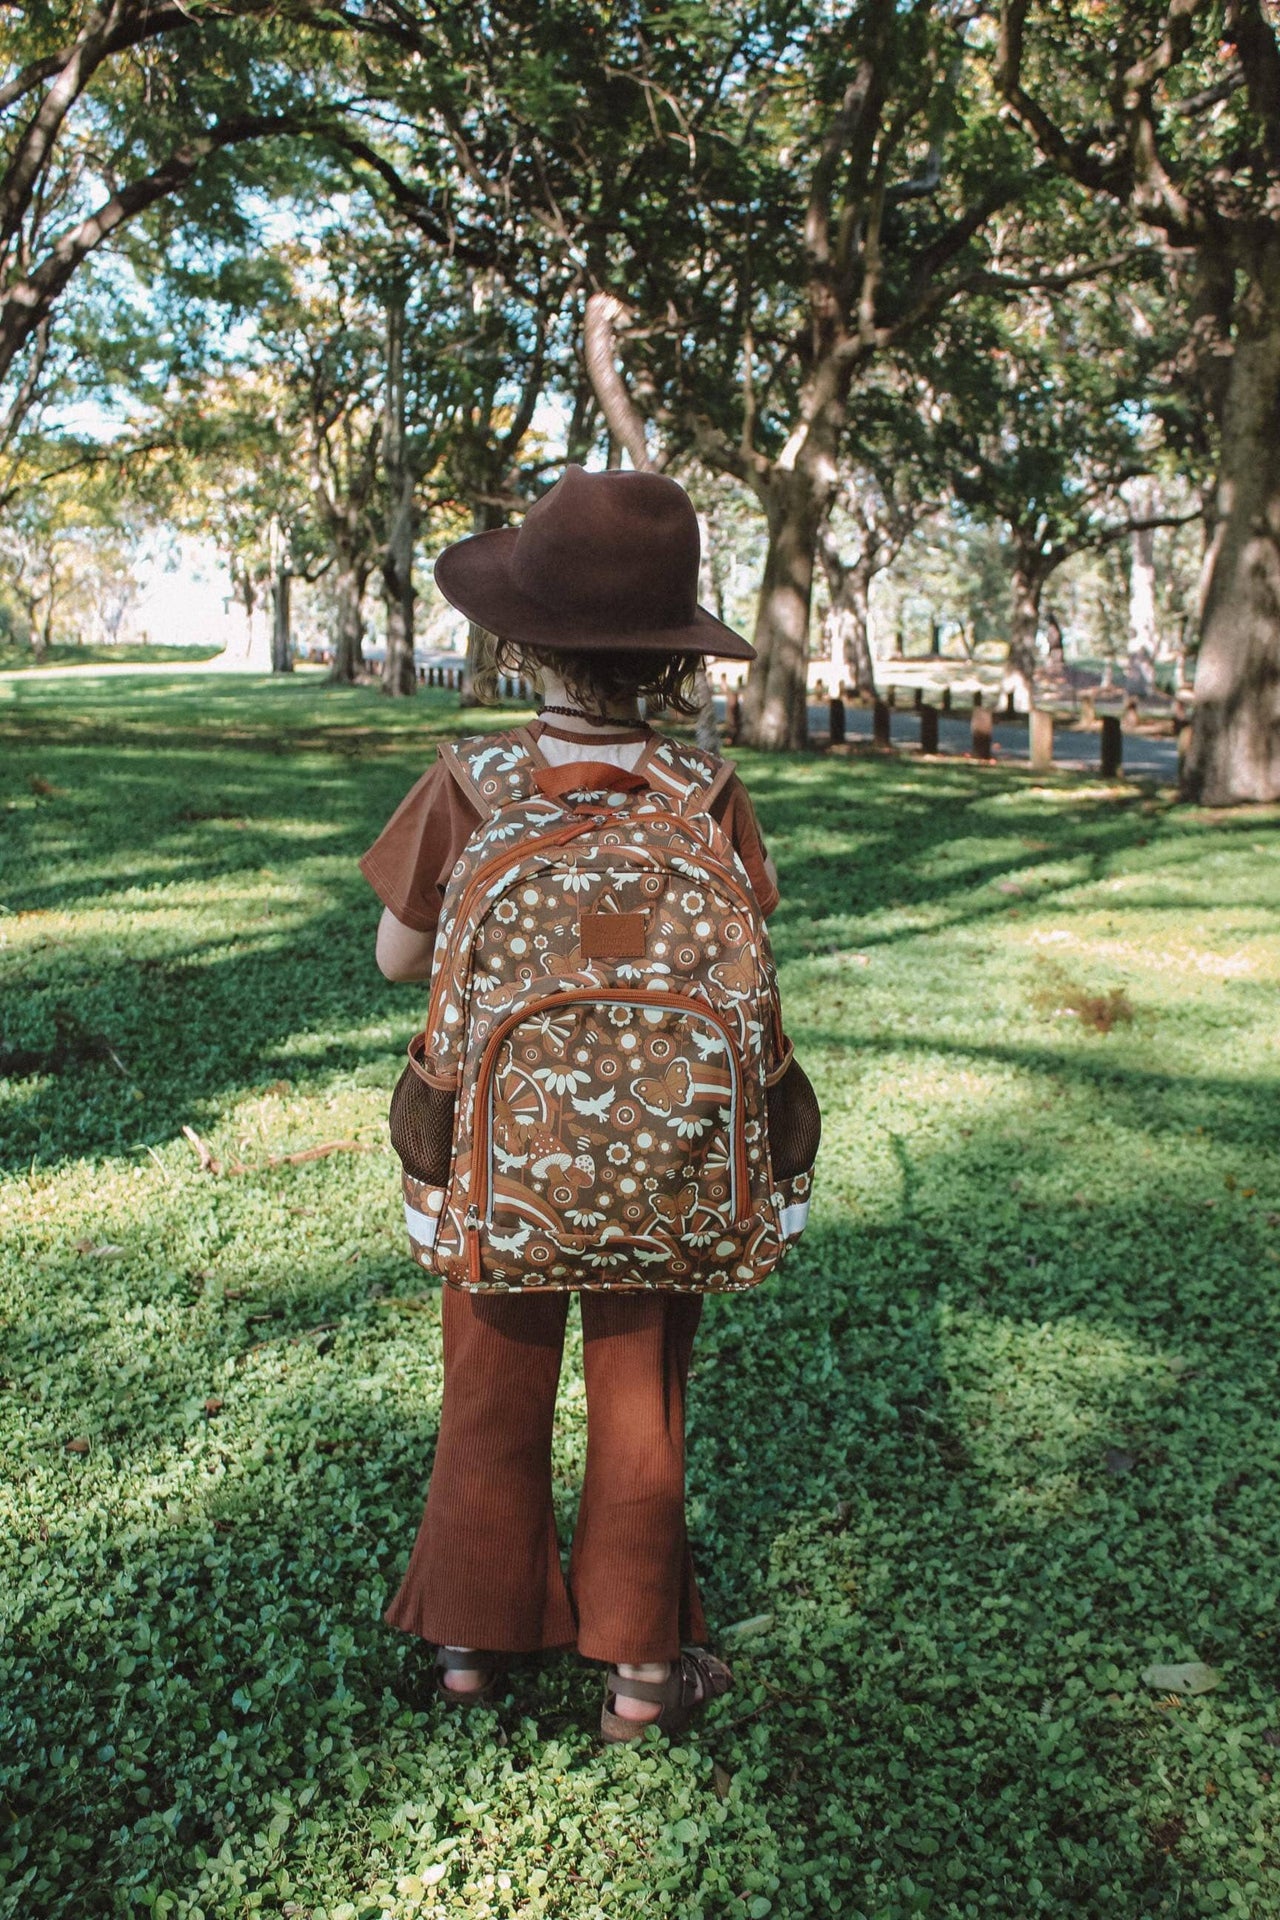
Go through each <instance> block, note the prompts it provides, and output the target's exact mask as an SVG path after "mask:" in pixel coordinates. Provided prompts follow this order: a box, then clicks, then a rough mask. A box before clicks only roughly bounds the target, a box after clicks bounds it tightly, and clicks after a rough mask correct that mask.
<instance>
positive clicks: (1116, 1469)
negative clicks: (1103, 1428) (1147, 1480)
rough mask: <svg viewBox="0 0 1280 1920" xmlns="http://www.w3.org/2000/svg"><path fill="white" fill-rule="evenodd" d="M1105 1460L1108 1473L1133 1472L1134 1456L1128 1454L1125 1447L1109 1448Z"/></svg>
mask: <svg viewBox="0 0 1280 1920" xmlns="http://www.w3.org/2000/svg"><path fill="white" fill-rule="evenodd" d="M1105 1458H1106V1464H1107V1472H1108V1473H1114V1474H1124V1473H1132V1472H1133V1455H1132V1454H1131V1453H1126V1452H1125V1450H1124V1448H1123V1447H1108V1448H1107V1451H1106V1456H1105Z"/></svg>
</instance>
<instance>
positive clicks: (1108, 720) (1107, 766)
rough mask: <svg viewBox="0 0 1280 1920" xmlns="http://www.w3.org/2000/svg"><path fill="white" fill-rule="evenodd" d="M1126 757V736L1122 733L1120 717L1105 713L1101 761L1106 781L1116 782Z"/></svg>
mask: <svg viewBox="0 0 1280 1920" xmlns="http://www.w3.org/2000/svg"><path fill="white" fill-rule="evenodd" d="M1123 757H1124V735H1123V733H1121V731H1120V715H1119V714H1118V713H1104V714H1103V716H1102V756H1101V761H1100V766H1101V771H1102V777H1103V779H1104V780H1114V778H1115V776H1116V775H1117V774H1118V773H1119V771H1120V763H1121V760H1122V759H1123Z"/></svg>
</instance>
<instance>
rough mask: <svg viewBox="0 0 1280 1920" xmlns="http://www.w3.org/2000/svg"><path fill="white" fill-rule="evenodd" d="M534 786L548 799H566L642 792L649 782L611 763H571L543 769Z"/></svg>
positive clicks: (536, 774) (537, 775)
mask: <svg viewBox="0 0 1280 1920" xmlns="http://www.w3.org/2000/svg"><path fill="white" fill-rule="evenodd" d="M533 784H534V786H535V787H536V788H537V789H538V792H539V793H541V794H544V795H545V796H546V798H547V799H548V800H563V798H564V796H565V795H566V794H567V793H591V794H597V793H639V792H640V790H641V788H642V787H647V786H648V785H649V782H648V781H647V780H646V779H645V777H644V775H643V774H642V773H634V772H631V771H629V770H628V769H627V768H626V767H614V766H610V764H609V762H608V761H607V760H570V761H569V762H568V763H567V765H565V766H561V767H539V768H538V771H537V772H536V773H535V774H534V776H533Z"/></svg>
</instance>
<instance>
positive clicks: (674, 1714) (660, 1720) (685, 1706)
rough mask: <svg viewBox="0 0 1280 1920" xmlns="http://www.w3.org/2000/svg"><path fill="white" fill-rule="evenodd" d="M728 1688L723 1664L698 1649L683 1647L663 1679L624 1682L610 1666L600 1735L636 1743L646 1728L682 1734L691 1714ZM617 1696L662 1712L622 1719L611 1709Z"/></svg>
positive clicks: (728, 1677) (730, 1678) (730, 1679)
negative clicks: (649, 1703) (647, 1717)
mask: <svg viewBox="0 0 1280 1920" xmlns="http://www.w3.org/2000/svg"><path fill="white" fill-rule="evenodd" d="M732 1685H733V1675H732V1674H731V1673H730V1671H729V1669H728V1667H726V1665H725V1663H724V1661H723V1660H717V1659H716V1656H715V1655H714V1653H707V1652H705V1651H704V1649H703V1648H701V1647H685V1648H684V1649H683V1650H682V1652H681V1654H680V1658H679V1659H678V1660H675V1661H673V1662H672V1665H671V1671H670V1673H669V1674H668V1675H667V1677H666V1679H665V1680H625V1679H624V1678H623V1677H622V1675H621V1674H620V1673H619V1672H618V1669H617V1668H616V1667H610V1669H609V1672H608V1674H607V1676H606V1678H605V1683H604V1705H603V1707H602V1708H601V1709H600V1732H601V1735H602V1736H603V1738H604V1739H605V1740H606V1741H608V1742H614V1741H623V1740H638V1739H639V1738H640V1735H641V1734H642V1733H644V1731H645V1730H646V1728H648V1727H657V1728H658V1729H659V1731H660V1732H662V1733H683V1732H684V1730H685V1728H686V1727H687V1726H688V1725H689V1722H690V1721H691V1720H692V1719H693V1717H694V1715H695V1714H698V1713H701V1712H702V1709H703V1708H704V1707H705V1706H707V1704H708V1703H709V1702H710V1701H712V1700H718V1699H719V1697H720V1695H721V1694H722V1693H728V1691H729V1688H730V1687H731V1686H732ZM699 1687H701V1693H699ZM618 1694H622V1695H623V1697H624V1698H625V1699H627V1700H651V1701H653V1703H654V1705H655V1706H659V1707H661V1709H662V1711H661V1713H660V1714H659V1715H658V1717H657V1719H656V1720H625V1719H624V1718H623V1717H622V1715H621V1714H619V1713H615V1712H614V1710H613V1703H614V1699H615V1697H616V1696H617V1695H618Z"/></svg>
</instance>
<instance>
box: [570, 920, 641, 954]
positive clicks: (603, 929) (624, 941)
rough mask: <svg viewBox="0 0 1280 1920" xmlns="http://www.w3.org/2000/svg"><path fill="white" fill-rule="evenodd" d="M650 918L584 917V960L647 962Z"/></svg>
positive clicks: (581, 927)
mask: <svg viewBox="0 0 1280 1920" xmlns="http://www.w3.org/2000/svg"><path fill="white" fill-rule="evenodd" d="M648 930H649V926H648V915H647V914H643V913H584V914H583V915H582V917H581V919H580V920H579V921H578V945H579V947H580V948H581V950H582V957H583V959H584V960H643V958H644V943H645V936H646V934H647V933H648Z"/></svg>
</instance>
